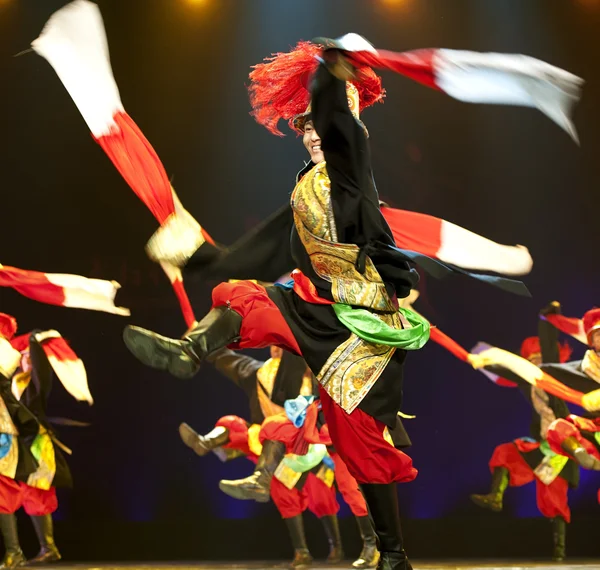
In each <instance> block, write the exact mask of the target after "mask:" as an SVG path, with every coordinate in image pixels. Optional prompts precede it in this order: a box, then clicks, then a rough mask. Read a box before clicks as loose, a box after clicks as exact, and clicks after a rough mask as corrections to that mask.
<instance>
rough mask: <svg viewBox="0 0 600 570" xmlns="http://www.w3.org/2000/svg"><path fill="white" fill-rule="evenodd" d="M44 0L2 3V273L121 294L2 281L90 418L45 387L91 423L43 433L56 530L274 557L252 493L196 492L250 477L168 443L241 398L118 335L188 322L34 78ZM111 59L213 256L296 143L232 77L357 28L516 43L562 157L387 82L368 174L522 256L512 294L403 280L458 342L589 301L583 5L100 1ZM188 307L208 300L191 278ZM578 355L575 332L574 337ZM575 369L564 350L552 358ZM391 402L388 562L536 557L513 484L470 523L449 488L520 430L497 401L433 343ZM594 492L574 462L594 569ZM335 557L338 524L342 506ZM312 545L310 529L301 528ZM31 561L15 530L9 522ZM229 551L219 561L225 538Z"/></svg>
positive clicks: (512, 397) (388, 78) (280, 533)
mask: <svg viewBox="0 0 600 570" xmlns="http://www.w3.org/2000/svg"><path fill="white" fill-rule="evenodd" d="M63 4H65V2H64V1H56V0H45V1H44V2H41V1H39V0H3V1H2V2H0V77H1V78H2V86H3V88H2V90H1V91H0V102H1V108H2V119H1V121H2V141H1V142H0V145H1V148H0V156H1V159H2V206H1V211H2V224H1V226H0V262H1V263H4V264H6V265H14V266H17V267H22V268H27V269H38V270H42V271H48V272H70V273H78V274H81V275H86V276H93V277H102V278H105V279H115V280H117V281H119V282H120V283H121V284H122V286H123V289H122V291H121V292H120V293H119V297H118V300H119V303H120V304H122V305H125V306H128V307H130V308H131V310H132V317H131V319H126V318H122V317H116V316H112V315H106V314H100V313H93V312H84V311H79V310H75V309H64V308H60V307H49V306H44V305H41V304H36V303H34V302H33V301H30V300H28V299H25V298H23V297H20V296H19V295H18V294H16V293H15V292H13V291H10V290H1V291H0V310H2V311H4V312H9V313H11V314H13V315H15V316H16V317H17V319H18V321H19V325H20V331H21V332H25V331H27V330H29V329H31V328H33V327H41V328H56V329H58V330H59V331H61V332H62V334H63V335H64V336H65V337H66V338H68V339H69V340H70V341H71V343H72V346H73V347H74V349H75V350H76V352H77V353H78V354H79V355H80V356H81V358H82V359H83V360H84V362H85V364H86V366H87V370H88V376H89V382H90V386H91V389H92V392H93V394H94V397H95V405H94V406H93V407H87V406H86V405H84V404H77V403H75V402H74V401H72V400H71V399H70V397H69V396H67V395H66V394H65V393H64V390H62V388H61V387H59V386H57V387H56V388H55V390H54V393H53V395H52V402H51V404H52V409H51V413H52V415H57V416H59V415H60V416H69V417H73V418H76V419H80V420H85V421H89V422H91V423H92V426H91V427H89V428H80V429H75V428H63V429H62V431H61V435H62V437H63V439H64V440H65V442H67V444H68V445H69V446H71V447H72V448H73V449H74V455H73V457H72V459H71V460H70V464H71V467H72V470H73V473H74V477H75V482H76V485H75V488H74V489H73V490H71V491H62V492H60V509H59V511H58V513H57V515H56V520H57V523H56V527H57V540H58V541H59V546H60V547H61V549H62V550H63V553H64V555H65V556H66V557H67V558H69V559H97V560H102V559H117V558H121V559H148V560H149V559H156V558H167V559H173V558H181V559H208V558H215V559H217V558H226V559H233V558H240V559H243V558H271V557H285V556H287V555H288V554H289V551H290V548H291V547H290V545H289V542H288V540H287V537H286V533H285V529H284V526H283V525H282V524H281V522H280V521H279V520H278V516H277V513H276V511H275V508H274V506H273V505H272V504H267V505H259V504H254V503H247V502H236V501H235V500H233V499H230V498H228V497H226V496H225V495H223V494H221V493H220V492H219V490H218V487H217V482H218V480H219V479H221V478H236V477H239V476H244V475H246V474H248V473H249V472H250V471H251V465H250V463H248V462H247V461H245V460H243V459H242V460H237V461H236V462H232V463H230V464H221V463H220V462H219V461H218V460H217V458H216V457H213V456H210V457H207V458H205V459H203V460H202V459H198V458H197V457H196V456H195V455H193V454H192V453H191V452H190V451H189V450H188V449H187V448H185V447H184V445H183V444H182V443H181V441H180V440H179V437H178V434H177V426H178V425H179V423H180V422H182V421H187V422H189V423H190V424H192V425H193V426H195V427H196V428H197V429H198V430H199V431H208V430H209V429H210V428H211V427H212V426H213V424H214V422H215V420H217V419H218V418H219V417H220V416H222V415H225V414H231V413H235V414H240V415H245V414H246V413H247V406H246V402H245V401H244V397H243V395H242V394H241V393H240V392H239V391H237V390H236V388H235V387H233V386H232V385H230V384H229V383H228V382H227V381H226V380H224V379H222V378H220V377H219V376H218V375H217V374H215V373H214V372H213V371H212V370H211V369H210V368H209V367H206V368H205V369H203V370H202V372H201V374H199V376H198V378H196V379H194V380H193V381H187V382H183V381H176V380H174V379H172V378H169V377H167V376H165V375H164V374H160V373H155V372H153V371H152V370H149V369H147V368H144V367H142V366H141V365H140V364H138V362H136V361H135V360H134V359H133V357H132V356H131V355H130V354H129V353H128V352H127V351H126V349H125V347H124V345H123V344H122V342H121V331H122V329H123V327H124V326H125V325H126V324H127V323H135V324H138V325H141V326H146V327H149V328H152V329H156V330H159V331H161V332H163V333H165V334H169V335H179V334H181V333H182V331H183V330H184V325H183V321H182V319H181V316H180V314H179V312H178V307H177V304H176V301H175V298H174V295H173V293H172V291H171V290H170V286H169V284H168V282H167V281H166V279H165V278H164V276H163V275H162V274H161V272H160V270H159V269H158V268H157V267H155V266H154V265H153V264H152V263H151V262H150V261H149V260H148V259H147V258H146V257H145V255H144V251H143V246H144V244H145V242H146V240H147V239H148V237H149V236H150V235H151V233H152V232H153V231H154V230H155V228H156V222H155V220H154V218H153V217H152V216H151V215H150V213H149V212H147V211H146V209H145V208H144V206H143V205H142V204H141V203H140V202H139V201H138V199H137V198H136V197H135V196H134V194H133V193H132V192H131V191H130V189H129V188H128V187H127V186H126V184H125V183H124V182H123V180H122V179H121V178H120V176H119V175H118V174H117V172H116V171H115V169H114V168H113V166H112V165H111V163H110V162H109V160H108V159H107V158H106V157H105V155H104V154H103V152H102V151H101V149H100V148H99V147H98V146H97V145H96V144H95V143H94V141H93V140H92V139H91V137H90V134H89V131H88V129H87V127H86V125H85V124H84V122H83V120H82V119H81V117H80V115H79V113H78V111H77V110H76V108H75V106H74V105H73V103H72V101H71V99H70V98H69V96H68V95H67V93H66V91H65V90H64V88H63V87H62V85H61V83H60V82H59V80H58V78H57V77H56V76H55V74H54V71H53V70H52V69H51V68H50V66H49V65H48V64H47V63H46V61H44V60H43V59H42V58H40V57H38V56H37V55H35V54H33V53H28V54H25V55H23V56H20V57H13V56H14V55H15V54H16V53H18V52H20V51H22V50H24V49H26V48H27V47H28V46H29V43H30V41H32V40H33V39H34V38H36V37H37V35H38V34H39V32H40V30H41V28H42V26H43V24H44V23H45V21H46V19H47V18H48V17H49V16H50V14H51V13H52V12H53V11H54V10H56V9H57V8H59V7H60V6H61V5H63ZM99 4H100V7H101V9H102V13H103V16H104V19H105V24H106V28H107V34H108V40H109V46H110V51H111V58H112V65H113V69H114V73H115V77H116V80H117V83H118V84H119V87H120V91H121V96H122V99H123V102H124V105H125V108H126V109H127V111H128V112H129V113H130V114H131V116H132V117H133V118H134V120H135V121H137V123H138V124H139V125H140V127H141V128H142V130H143V131H144V133H145V134H146V135H147V137H148V138H149V140H150V141H151V142H152V144H153V145H154V146H155V148H156V149H157V151H158V153H159V155H160V157H161V158H162V160H163V162H164V164H165V166H166V168H167V171H168V173H169V176H171V177H172V178H173V184H174V186H175V188H176V189H177V190H178V193H179V195H180V197H181V199H182V200H183V202H184V204H185V205H186V206H187V208H188V209H189V210H190V211H191V212H192V213H193V214H194V215H195V216H196V217H197V218H198V219H199V220H200V221H201V222H203V223H204V225H205V227H206V228H207V229H208V230H209V231H210V232H211V233H212V235H213V236H215V237H216V239H218V240H220V241H222V242H224V243H231V242H232V241H233V240H234V239H235V238H237V237H238V236H240V235H241V234H242V233H243V232H244V231H245V230H247V229H249V228H250V227H252V226H253V225H254V224H255V223H257V222H258V221H259V220H261V219H263V218H264V217H265V216H267V215H268V214H269V213H271V212H272V211H273V210H275V209H276V208H277V207H279V206H280V205H281V204H282V203H284V202H285V201H286V200H287V199H288V196H289V193H290V191H291V189H292V185H293V179H294V175H295V173H296V171H297V170H298V169H299V168H300V167H301V165H302V160H303V159H304V158H305V151H304V149H303V147H302V145H301V142H300V140H299V139H297V138H296V137H295V136H294V135H293V134H290V135H289V136H287V137H285V138H283V139H278V138H276V137H273V136H271V135H270V134H269V133H267V132H266V131H265V130H264V129H263V128H261V127H259V126H258V125H256V124H255V123H254V122H253V120H252V118H251V117H250V116H249V114H248V112H249V105H248V101H247V95H246V90H245V83H246V81H247V74H248V71H249V68H250V66H251V65H253V64H255V63H258V62H259V61H260V60H261V59H262V58H263V57H264V56H267V55H268V54H270V53H271V52H275V51H284V50H287V49H289V47H290V46H292V45H294V44H295V43H296V41H298V40H300V39H310V38H312V37H314V36H318V35H328V36H338V35H341V34H343V33H346V32H348V31H355V32H358V33H361V34H362V35H364V36H366V37H367V38H368V39H370V40H371V41H372V42H373V43H374V44H375V45H376V46H379V47H382V48H387V49H393V50H398V51H399V50H407V49H415V48H420V47H447V48H455V49H472V50H480V51H499V52H515V53H524V54H528V55H531V56H534V57H538V58H541V59H544V60H546V61H548V62H550V63H552V64H555V65H558V66H560V67H562V68H564V69H567V70H569V71H571V72H573V73H575V74H577V75H580V76H582V77H584V78H585V80H586V82H587V83H586V86H585V89H584V95H583V99H582V101H581V103H580V104H579V106H578V107H577V109H576V113H575V121H576V124H577V128H578V130H579V133H580V136H581V147H577V146H576V145H575V144H574V143H573V142H572V141H571V140H570V139H569V138H568V136H567V135H566V134H565V133H563V132H562V131H561V130H560V129H558V128H557V127H556V126H555V125H554V124H552V123H551V122H550V121H549V120H548V119H547V118H545V117H544V116H542V114H541V113H539V112H536V111H533V110H529V109H520V108H519V109H517V108H511V107H492V106H487V107H484V106H475V105H466V104H462V103H460V102H457V101H454V100H452V99H449V98H447V97H446V96H444V95H443V94H441V93H438V92H435V91H431V90H428V89H426V88H424V87H422V86H420V85H417V84H414V83H412V82H410V81H408V80H406V79H403V78H401V77H399V76H395V75H391V74H386V75H385V76H384V84H385V87H386V89H387V99H386V103H385V105H378V106H376V107H375V108H372V109H369V110H368V111H367V112H365V113H364V120H365V122H366V123H367V124H368V127H369V132H370V134H371V140H372V148H373V158H374V166H375V173H376V178H377V182H378V185H379V189H380V193H381V196H382V198H383V199H385V200H386V201H388V202H390V203H391V204H392V205H394V206H398V207H403V208H407V209H412V210H416V211H421V212H426V213H430V214H434V215H437V216H441V217H444V218H445V219H448V220H451V221H453V222H455V223H458V224H460V225H462V226H465V227H468V228H470V229H471V230H473V231H475V232H478V233H481V234H484V235H486V236H488V237H490V238H491V239H494V240H496V241H498V242H502V243H510V244H515V243H520V244H525V245H527V246H528V247H529V248H530V250H531V252H532V254H533V257H534V259H535V267H534V270H533V272H532V273H531V275H530V276H528V277H527V278H526V282H527V284H528V286H529V287H530V289H531V291H532V293H533V298H532V299H525V298H517V297H511V296H509V295H506V294H503V293H501V292H498V291H496V290H494V289H492V288H489V287H486V286H484V285H482V284H479V283H474V282H471V281H469V280H468V279H459V278H456V279H453V280H448V281H445V282H433V281H431V280H424V282H423V291H422V293H423V295H422V299H421V300H420V301H419V304H418V305H417V307H418V308H419V309H420V310H421V311H422V312H423V313H424V314H426V315H427V316H428V317H429V318H431V319H432V320H433V321H434V322H436V323H437V324H438V325H439V326H440V327H441V328H442V329H443V330H445V331H447V332H448V333H449V334H451V335H453V336H454V337H455V338H456V339H457V340H459V342H461V343H462V344H464V345H465V346H466V347H470V346H472V345H473V344H474V343H475V342H476V341H478V340H486V341H488V342H490V343H492V344H496V345H498V346H501V347H504V348H507V349H509V350H514V351H517V350H518V348H519V345H520V342H521V340H522V339H523V338H524V337H525V336H529V335H533V334H535V333H536V315H537V311H538V309H539V308H540V307H541V306H542V305H544V304H546V303H547V302H549V301H551V300H554V299H558V300H560V301H561V302H562V303H563V307H564V312H565V313H566V314H568V315H573V316H580V315H582V314H583V312H584V311H585V310H587V309H588V308H590V307H592V306H593V305H594V304H598V303H599V299H600V298H599V297H598V285H599V275H598V265H597V243H598V239H599V238H600V234H599V231H598V212H599V211H600V200H599V198H598V187H599V182H600V177H599V172H598V163H599V159H598V157H599V156H600V136H599V134H598V131H599V126H600V120H599V119H600V106H599V104H598V101H600V84H599V81H600V70H599V69H600V68H599V66H598V53H600V39H599V36H598V33H597V30H598V26H599V24H600V5H599V4H598V3H597V2H593V1H592V0H587V1H584V0H555V1H553V2H548V0H528V1H526V2H524V1H523V0H502V1H498V0H452V1H449V0H404V1H397V2H393V1H389V0H388V1H387V2H386V1H383V0H381V1H375V0H368V1H367V0H363V1H358V0H304V1H302V2H292V1H291V0H252V1H251V0H204V1H196V2H193V1H192V0H188V1H185V0H102V1H101V2H99ZM191 295H192V298H193V303H194V307H195V309H196V311H197V314H198V315H202V314H203V313H204V312H205V311H206V310H207V309H208V307H209V303H210V289H209V287H208V286H207V285H203V286H195V287H194V288H193V290H192V291H191ZM572 344H573V345H575V342H574V341H572ZM574 348H575V356H578V357H579V356H581V354H582V352H583V347H581V346H574ZM405 393H406V404H405V411H406V412H407V413H411V414H415V415H416V416H417V418H416V419H415V420H412V421H410V422H409V424H408V429H409V431H410V434H411V436H412V438H413V441H414V447H413V449H412V450H411V455H412V457H413V458H414V461H415V464H416V466H417V467H418V469H419V471H420V474H419V477H418V478H417V480H416V481H415V482H413V483H411V484H408V485H404V486H401V487H400V488H399V491H398V492H399V495H400V500H401V502H400V504H401V508H402V511H403V515H404V518H405V529H406V535H407V539H408V545H409V549H410V553H411V555H412V556H414V557H430V558H431V557H436V556H460V557H468V556H496V557H499V556H517V555H523V556H524V555H535V556H543V555H545V554H547V553H548V552H549V551H550V545H551V529H550V525H549V523H548V522H546V521H545V520H544V519H542V518H539V514H538V512H537V510H536V507H535V491H534V489H533V488H532V487H531V486H528V487H524V488H521V489H509V490H508V492H507V493H506V508H505V512H504V513H502V514H499V515H496V514H493V513H487V512H482V511H480V510H478V509H477V508H476V507H475V506H474V505H471V504H470V501H469V498H468V496H469V493H472V492H484V491H485V490H486V489H487V487H488V484H489V472H488V468H487V461H488V459H489V456H490V454H491V453H492V450H493V449H494V447H495V446H496V445H497V444H499V443H502V442H505V441H509V440H511V439H512V438H514V437H518V436H521V435H525V434H526V433H527V430H528V423H529V411H528V408H527V405H526V404H525V402H524V401H522V400H521V398H520V396H519V394H517V393H515V392H513V391H511V390H507V389H502V388H498V387H495V386H493V385H492V384H490V383H489V382H488V381H487V380H486V379H485V377H483V376H482V375H481V374H479V373H477V372H474V371H472V370H470V369H469V368H468V367H466V366H465V365H463V364H461V363H460V362H458V361H456V360H455V359H454V358H453V357H452V356H451V355H449V354H448V353H446V352H445V351H443V350H442V349H440V348H439V347H437V346H436V345H433V344H432V345H429V346H427V347H425V348H424V349H423V350H422V351H420V352H419V353H418V354H414V355H411V356H410V358H409V359H408V364H407V373H406V388H405ZM599 483H600V479H599V478H598V476H597V475H596V474H593V473H583V478H582V484H581V487H580V488H579V489H578V490H577V491H575V492H572V494H571V505H572V508H573V518H574V523H573V525H571V529H570V536H569V541H568V542H569V551H570V553H571V554H572V555H587V556H589V555H600V542H599V541H597V540H592V536H595V535H594V534H592V533H591V531H588V530H587V529H589V528H591V525H592V524H594V525H597V522H598V516H599V514H600V512H599V510H598V509H599V506H598V504H597V502H596V490H597V487H598V485H599ZM341 514H342V516H343V520H342V529H343V531H344V536H345V542H346V549H347V551H348V553H349V554H352V555H353V554H357V552H358V550H359V543H358V533H357V530H356V528H355V524H354V522H353V520H352V518H351V516H350V515H349V511H348V509H347V507H345V506H343V507H342V511H341ZM307 524H308V535H309V541H310V543H311V547H312V548H313V550H314V553H315V554H316V555H324V554H325V550H326V542H325V538H324V535H323V533H322V531H321V529H320V527H319V525H318V522H317V521H315V520H314V518H313V517H312V516H307ZM21 532H22V535H23V537H24V542H25V546H26V547H27V549H28V550H29V551H31V552H30V553H32V551H33V549H34V544H33V540H34V539H33V533H32V532H31V530H30V525H29V523H28V522H27V521H23V524H22V531H21ZM225 544H227V545H228V546H227V547H225V546H224V545H225Z"/></svg>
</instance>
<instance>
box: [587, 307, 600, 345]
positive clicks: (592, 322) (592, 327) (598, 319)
mask: <svg viewBox="0 0 600 570" xmlns="http://www.w3.org/2000/svg"><path fill="white" fill-rule="evenodd" d="M598 329H600V309H590V310H589V311H588V312H587V313H586V314H585V315H583V330H584V331H585V336H587V340H588V344H590V343H591V342H592V333H593V332H594V331H596V330H598Z"/></svg>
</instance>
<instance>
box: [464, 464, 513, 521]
mask: <svg viewBox="0 0 600 570" xmlns="http://www.w3.org/2000/svg"><path fill="white" fill-rule="evenodd" d="M506 487H508V469H507V468H506V467H496V468H495V469H494V471H493V473H492V488H491V489H490V492H489V493H488V494H487V495H471V500H472V501H473V502H474V503H475V504H476V505H477V506H478V507H482V508H484V509H489V510H490V511H494V512H496V513H499V512H500V511H501V510H502V498H503V497H504V491H506Z"/></svg>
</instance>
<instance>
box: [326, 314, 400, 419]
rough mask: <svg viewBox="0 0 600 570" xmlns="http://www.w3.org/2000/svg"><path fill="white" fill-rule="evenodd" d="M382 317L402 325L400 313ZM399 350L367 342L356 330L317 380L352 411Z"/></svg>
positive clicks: (342, 404) (329, 361) (328, 362)
mask: <svg viewBox="0 0 600 570" xmlns="http://www.w3.org/2000/svg"><path fill="white" fill-rule="evenodd" d="M378 317H379V318H380V319H381V320H383V321H384V322H385V323H387V324H388V325H390V326H393V327H395V328H402V327H401V324H400V320H399V318H398V314H397V313H392V314H387V315H378ZM395 351H396V349H395V348H394V347H393V346H388V345H384V344H373V343H370V342H366V341H364V340H363V339H361V338H359V337H358V336H356V335H355V334H354V333H352V334H351V335H350V337H349V338H348V340H346V341H345V342H343V343H342V344H340V346H338V347H337V348H336V349H335V350H334V351H333V353H332V354H331V356H330V357H329V358H328V359H327V362H326V363H325V365H324V366H323V368H321V370H320V372H319V374H318V376H317V379H318V380H319V382H320V383H321V386H323V388H324V389H325V390H326V391H327V393H328V394H329V396H330V397H331V398H332V400H333V401H334V402H335V403H336V404H338V406H340V407H341V408H342V409H343V410H344V411H346V412H347V413H351V412H352V411H353V410H354V409H355V408H356V407H357V406H358V405H359V404H360V403H361V401H362V400H363V398H364V397H365V396H366V395H367V393H368V392H369V390H370V389H371V388H372V387H373V384H375V382H377V379H378V378H379V377H380V376H381V373H382V372H383V371H384V370H385V367H386V366H387V364H388V362H389V361H390V359H391V358H392V356H393V355H394V352H395Z"/></svg>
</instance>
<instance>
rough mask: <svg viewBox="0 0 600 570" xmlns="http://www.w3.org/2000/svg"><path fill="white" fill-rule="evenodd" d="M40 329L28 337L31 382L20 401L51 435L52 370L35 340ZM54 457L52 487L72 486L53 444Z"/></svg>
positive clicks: (52, 434)
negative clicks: (48, 411) (50, 399)
mask: <svg viewBox="0 0 600 570" xmlns="http://www.w3.org/2000/svg"><path fill="white" fill-rule="evenodd" d="M38 332H40V331H34V332H33V333H32V335H31V337H30V339H29V353H30V356H31V366H32V371H31V382H30V383H29V385H28V386H27V388H25V391H24V392H23V395H22V396H21V401H22V402H23V403H24V404H25V406H27V408H28V409H29V410H31V412H32V413H33V414H34V415H35V417H36V418H37V419H38V421H39V423H40V424H41V425H43V426H44V428H46V429H47V430H48V432H49V434H50V435H51V436H54V435H56V436H57V434H56V431H55V429H54V428H53V426H52V425H51V424H50V422H49V421H48V416H47V413H46V410H47V406H48V398H49V397H50V392H51V390H52V379H53V377H54V370H53V369H52V366H51V365H50V362H49V361H48V357H47V356H46V353H45V352H44V349H43V348H42V346H41V344H40V343H39V342H38V341H37V340H35V334H37V333H38ZM35 435H37V432H36V433H35V434H34V435H33V436H32V437H30V438H29V440H30V441H29V443H30V444H31V443H32V442H33V439H35ZM53 447H54V457H55V460H56V472H55V474H54V478H53V480H52V486H53V487H72V486H73V479H72V476H71V470H70V469H69V465H68V464H67V460H66V459H65V456H64V455H63V453H62V451H61V450H60V449H59V447H58V446H57V445H56V444H54V445H53Z"/></svg>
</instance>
